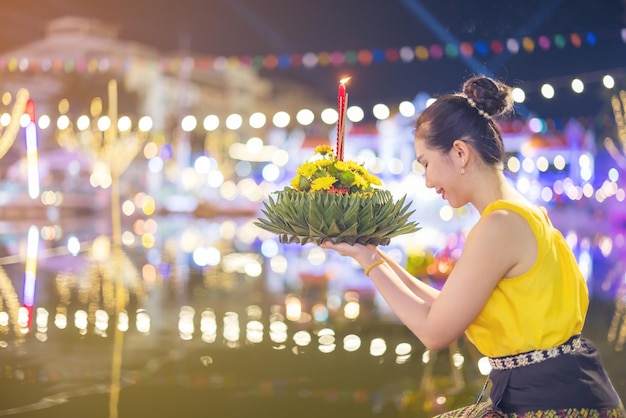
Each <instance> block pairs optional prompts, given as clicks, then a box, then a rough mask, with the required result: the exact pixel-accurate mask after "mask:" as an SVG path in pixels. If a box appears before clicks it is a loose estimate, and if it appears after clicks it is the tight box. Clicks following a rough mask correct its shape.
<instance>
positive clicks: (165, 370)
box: [0, 217, 626, 417]
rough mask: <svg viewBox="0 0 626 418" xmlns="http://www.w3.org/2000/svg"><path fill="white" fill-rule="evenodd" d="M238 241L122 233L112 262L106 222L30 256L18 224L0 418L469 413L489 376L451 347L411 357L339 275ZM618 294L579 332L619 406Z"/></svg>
mask: <svg viewBox="0 0 626 418" xmlns="http://www.w3.org/2000/svg"><path fill="white" fill-rule="evenodd" d="M249 227H250V223H249V222H248V221H247V220H229V219H223V220H215V221H209V220H202V219H189V218H185V217H169V218H164V219H159V220H158V221H155V222H138V221H135V222H134V223H132V224H131V225H129V226H128V228H127V231H126V232H127V233H125V234H124V243H125V246H124V248H123V252H116V251H115V248H112V247H111V244H110V241H109V240H108V238H106V237H107V233H108V231H107V228H106V221H104V222H101V223H99V222H98V220H96V219H94V220H92V221H91V222H86V221H84V220H82V221H80V222H69V223H68V224H67V225H64V227H63V228H64V230H63V231H62V232H59V231H57V232H54V231H50V230H48V229H45V231H46V233H47V234H51V235H50V236H55V234H56V236H58V237H59V238H58V239H51V240H45V239H43V240H42V239H40V242H39V244H38V252H37V254H36V255H34V253H33V247H32V245H34V244H32V242H33V240H34V238H33V235H32V234H29V232H28V231H29V228H30V225H23V227H21V226H14V229H13V230H12V231H10V232H7V233H6V234H4V235H3V236H2V243H3V250H2V251H3V252H2V254H0V261H1V262H2V264H1V266H0V267H2V270H0V296H1V298H2V299H1V301H0V372H1V375H0V416H16V417H30V416H32V417H35V416H37V417H57V416H93V417H96V416H98V417H100V416H101V417H115V416H120V417H136V416H146V415H148V414H149V415H150V416H154V417H171V416H174V414H178V415H180V416H186V417H187V416H198V417H200V416H207V411H212V414H211V416H220V417H230V416H233V417H235V416H252V417H265V416H290V415H293V416H299V417H304V416H311V417H313V416H320V415H321V414H323V415H324V416H328V417H333V416H337V417H339V416H357V415H358V416H376V417H387V416H388V417H400V416H413V417H423V416H430V415H432V414H434V413H436V412H442V411H445V410H448V409H451V408H454V407H459V406H462V405H465V404H468V403H471V402H473V401H474V400H475V399H476V397H477V395H478V393H479V392H480V389H481V388H482V385H483V383H484V379H485V378H484V375H485V374H487V373H488V368H485V362H484V359H482V356H481V355H480V354H479V353H478V352H477V351H476V350H475V349H473V347H471V346H470V345H469V344H468V343H467V342H466V341H465V340H463V339H461V340H459V341H458V342H456V343H454V344H453V345H451V347H449V348H448V349H446V350H441V351H439V352H430V351H427V350H425V348H424V347H423V345H422V344H421V343H420V342H419V341H418V340H417V339H416V338H415V337H414V336H413V335H412V334H411V333H410V332H408V331H407V330H406V328H405V327H403V326H402V325H401V324H399V323H398V322H397V321H396V319H395V317H394V316H393V315H391V314H390V312H389V309H388V308H387V307H386V306H385V305H384V303H383V302H382V300H381V299H380V298H379V296H378V295H377V293H376V292H375V291H374V289H373V288H372V287H371V285H370V284H369V282H368V281H367V280H366V278H365V277H364V276H362V272H360V270H357V269H354V268H353V265H351V264H350V263H349V262H346V261H345V260H344V261H339V260H336V259H330V258H328V256H327V254H326V253H325V252H323V251H321V250H319V249H317V248H314V247H309V246H307V247H300V246H296V245H290V246H277V245H275V244H272V243H271V242H268V241H265V242H263V243H261V242H259V240H258V239H256V238H255V237H256V235H255V234H253V233H249V232H246V231H247V228H249ZM44 228H46V227H45V226H42V227H41V228H40V231H43V230H44ZM30 230H31V231H32V229H30ZM130 231H132V232H130ZM146 234H149V235H150V237H152V238H153V239H150V240H147V239H145V236H146ZM41 235H42V236H44V237H45V236H46V235H45V234H43V233H42V234H41ZM146 247H148V248H147V249H146ZM393 251H397V250H393V249H392V252H393ZM261 254H263V255H264V256H263V255H261ZM116 263H119V265H120V266H121V270H119V271H121V274H120V275H119V276H116V274H115V272H116V271H118V270H116V268H115V266H116V265H118V264H116ZM329 266H330V267H329ZM327 267H328V268H327ZM622 267H623V265H622ZM616 268H617V267H616ZM614 269H615V268H614ZM620 275H621V276H620ZM614 276H616V277H617V279H615V278H614ZM620 277H622V278H623V279H620ZM620 280H622V281H624V280H626V277H624V271H623V268H622V270H621V271H611V272H610V274H607V276H606V280H604V282H603V284H601V285H600V287H602V286H605V287H606V286H608V288H607V289H605V290H608V289H609V288H610V290H611V292H612V293H611V294H613V295H615V299H613V298H610V299H608V300H603V299H602V298H596V299H594V302H593V303H592V311H591V312H590V317H589V322H588V327H587V329H588V334H589V336H590V337H591V338H593V339H594V341H595V342H596V343H597V344H598V345H599V347H600V349H601V352H602V353H603V355H604V360H605V363H606V365H607V367H608V368H609V370H610V373H611V375H612V376H613V379H614V384H615V386H616V388H617V389H618V392H620V394H621V396H622V397H625V392H626V368H625V367H626V366H625V364H626V362H624V361H623V352H621V350H620V348H621V347H623V342H624V341H623V339H624V338H626V325H624V324H625V323H626V321H624V316H625V315H626V313H625V312H624V310H623V307H624V301H625V300H626V290H624V289H625V288H626V283H621V284H620ZM615 282H617V284H616V283H615ZM607 283H608V284H607ZM29 298H32V302H31V303H28V302H29V300H31V299H29ZM615 301H617V304H616V303H615ZM620 309H622V311H621V312H622V313H621V314H620V313H619V312H620ZM620 341H621V343H620ZM116 393H117V394H119V399H118V398H117V397H116V396H114V395H115V394H116ZM78 411H80V413H79V412H78ZM277 411H279V412H277Z"/></svg>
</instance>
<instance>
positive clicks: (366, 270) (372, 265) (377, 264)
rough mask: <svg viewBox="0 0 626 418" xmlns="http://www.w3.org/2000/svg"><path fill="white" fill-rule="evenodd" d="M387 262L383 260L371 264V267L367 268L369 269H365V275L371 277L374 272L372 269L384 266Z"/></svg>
mask: <svg viewBox="0 0 626 418" xmlns="http://www.w3.org/2000/svg"><path fill="white" fill-rule="evenodd" d="M384 262H385V260H383V259H382V258H381V259H380V260H376V261H374V262H373V263H372V264H370V265H369V266H367V268H366V269H365V275H366V276H368V277H369V275H370V271H372V269H373V268H374V267H376V266H380V265H381V264H383V263H384Z"/></svg>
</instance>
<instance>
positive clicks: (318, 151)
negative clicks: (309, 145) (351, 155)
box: [313, 145, 334, 155]
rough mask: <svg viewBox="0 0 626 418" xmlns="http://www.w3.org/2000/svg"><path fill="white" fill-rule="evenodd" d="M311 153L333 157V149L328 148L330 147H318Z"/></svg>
mask: <svg viewBox="0 0 626 418" xmlns="http://www.w3.org/2000/svg"><path fill="white" fill-rule="evenodd" d="M313 153H314V154H320V155H326V154H329V155H334V152H333V149H332V148H331V147H330V145H318V146H317V147H315V149H314V150H313Z"/></svg>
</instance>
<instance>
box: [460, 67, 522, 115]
mask: <svg viewBox="0 0 626 418" xmlns="http://www.w3.org/2000/svg"><path fill="white" fill-rule="evenodd" d="M511 90H512V89H511V87H509V86H507V85H506V84H504V83H501V82H499V81H496V80H494V79H492V78H489V77H486V76H475V77H472V78H470V79H468V80H467V81H466V82H465V83H464V84H463V95H464V96H466V97H467V98H468V99H471V100H472V101H473V102H474V103H475V105H476V108H477V109H479V110H482V111H483V112H485V113H486V114H487V115H489V116H490V117H493V116H500V115H503V114H506V113H509V112H510V111H512V110H513V98H512V97H511Z"/></svg>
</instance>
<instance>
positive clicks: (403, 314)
mask: <svg viewBox="0 0 626 418" xmlns="http://www.w3.org/2000/svg"><path fill="white" fill-rule="evenodd" d="M500 212H501V211H498V212H492V213H491V214H489V215H486V216H485V217H483V218H481V220H480V221H479V222H478V223H477V224H476V226H474V228H473V229H472V231H471V233H470V234H469V236H468V238H467V240H466V242H465V245H464V249H463V254H462V255H461V257H460V258H459V260H458V261H457V262H456V264H455V266H454V268H453V269H452V272H451V273H450V275H449V276H448V279H447V280H446V282H445V284H444V286H443V288H442V290H441V292H439V295H437V297H436V298H435V299H434V300H433V302H432V304H429V303H427V302H426V300H425V299H424V298H422V297H420V296H418V295H417V294H416V293H415V292H413V291H412V290H411V289H410V288H409V287H408V286H407V284H406V283H405V282H404V281H403V280H402V279H401V278H400V277H399V275H398V274H397V273H396V271H395V270H394V268H393V267H392V266H393V263H391V264H390V263H389V262H384V263H382V264H377V265H376V266H375V267H374V268H372V269H371V270H370V271H369V277H370V278H371V280H372V282H373V283H374V285H375V286H376V288H377V289H378V291H379V292H380V294H381V295H382V297H383V298H384V299H385V301H386V302H387V304H388V305H389V307H391V309H392V310H393V311H394V313H395V314H396V316H397V317H398V319H400V321H402V323H404V325H405V326H407V328H409V329H410V330H411V331H412V332H413V334H415V335H416V336H417V337H418V338H419V339H420V341H422V343H423V344H424V345H425V346H426V347H428V348H429V349H432V350H437V349H441V348H445V347H447V346H448V345H449V344H450V343H451V342H453V341H455V340H456V339H457V338H459V337H460V336H461V335H462V334H463V332H465V330H466V329H467V327H468V326H469V325H470V324H471V323H472V321H474V319H475V318H476V317H477V316H478V314H479V313H480V311H481V310H482V308H483V307H484V305H485V303H487V300H488V299H489V296H490V295H491V292H493V289H494V288H495V286H496V285H497V283H498V281H499V280H501V279H502V278H503V277H505V276H506V274H507V272H508V271H509V270H510V269H511V268H512V267H513V266H514V265H516V264H517V263H518V262H519V259H520V254H523V253H525V252H526V251H520V249H519V248H513V247H512V246H511V237H512V236H518V235H519V232H520V231H519V229H518V228H516V227H515V225H514V224H513V223H512V222H510V220H509V219H507V216H506V214H503V213H500ZM525 228H526V229H527V230H529V228H528V225H527V224H525ZM321 246H322V248H328V249H334V250H336V251H338V252H339V253H340V254H342V255H346V256H349V257H352V258H354V259H355V260H356V261H357V262H358V263H359V264H360V265H361V266H362V267H363V268H364V269H367V268H368V267H369V266H371V265H372V263H374V262H377V261H379V260H381V259H382V257H381V255H380V254H379V253H378V251H377V250H376V247H374V246H363V245H359V244H355V245H349V244H345V243H343V244H337V245H334V244H332V243H330V242H328V241H327V242H325V243H323V244H322V245H321ZM524 250H525V249H524ZM426 296H427V295H426Z"/></svg>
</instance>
